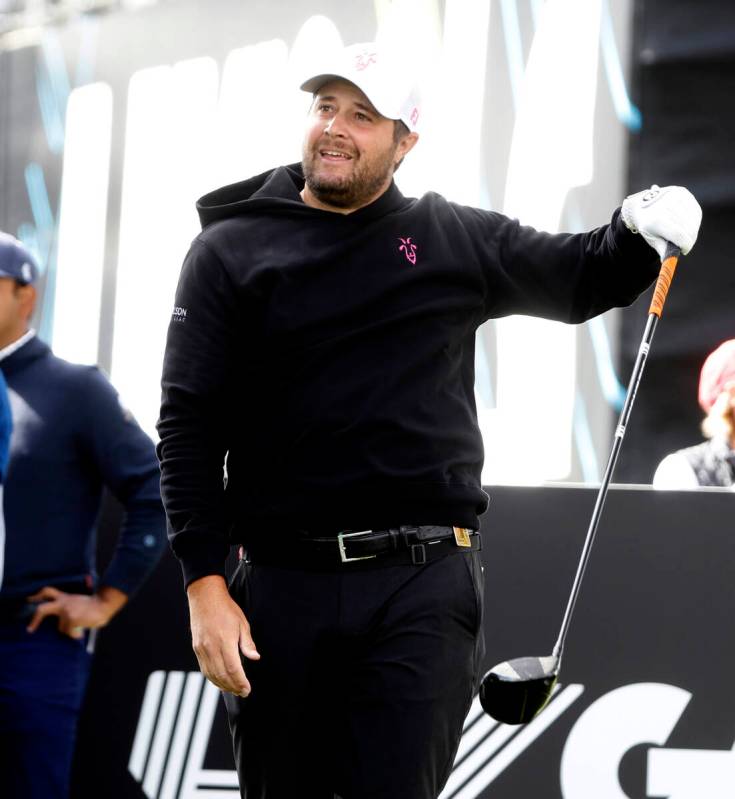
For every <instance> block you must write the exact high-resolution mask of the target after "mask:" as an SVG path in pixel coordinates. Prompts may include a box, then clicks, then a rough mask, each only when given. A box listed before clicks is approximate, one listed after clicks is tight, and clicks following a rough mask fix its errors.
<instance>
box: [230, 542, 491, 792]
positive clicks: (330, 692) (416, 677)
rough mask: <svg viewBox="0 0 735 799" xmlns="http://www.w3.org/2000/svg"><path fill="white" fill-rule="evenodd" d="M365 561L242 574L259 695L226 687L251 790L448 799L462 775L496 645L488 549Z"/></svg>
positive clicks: (255, 568)
mask: <svg viewBox="0 0 735 799" xmlns="http://www.w3.org/2000/svg"><path fill="white" fill-rule="evenodd" d="M376 562H377V561H376ZM364 563H365V562H363V563H361V564H346V566H345V568H344V570H341V571H331V572H316V571H304V570H298V569H292V568H280V567H274V566H272V565H263V564H258V563H248V562H245V561H241V562H240V565H239V567H238V569H237V571H236V573H235V574H234V575H233V578H232V581H231V585H230V591H231V594H232V596H233V597H234V599H235V600H236V601H237V602H238V603H239V604H240V606H241V607H242V608H243V610H244V612H245V615H246V616H247V618H248V620H249V622H250V624H251V628H252V635H253V640H254V641H255V644H256V646H257V647H258V651H259V652H260V654H261V660H260V661H258V662H252V661H247V660H246V661H245V662H244V665H245V671H246V673H247V675H248V678H249V680H250V682H251V685H252V693H251V695H250V696H249V697H248V698H247V699H241V698H239V697H236V696H233V695H232V694H227V695H225V703H226V706H227V711H228V716H229V720H230V728H231V731H232V737H233V747H234V754H235V761H236V765H237V772H238V776H239V780H240V790H241V794H242V796H243V797H247V799H334V797H339V798H340V799H399V798H400V799H435V798H436V797H437V796H438V794H439V793H440V792H441V789H442V787H443V785H444V784H445V782H446V780H447V778H448V777H449V774H450V772H451V768H452V764H453V761H454V757H455V754H456V751H457V747H458V745H459V739H460V736H461V732H462V724H463V721H464V718H465V716H466V714H467V712H468V710H469V707H470V703H471V701H472V696H473V693H474V688H475V684H476V682H477V678H478V671H479V668H480V661H481V658H482V654H483V639H482V591H483V575H482V566H481V560H480V555H479V553H476V552H469V553H467V552H463V551H462V550H458V551H457V552H456V554H455V553H452V554H449V555H447V556H446V557H444V558H441V559H439V560H436V561H432V562H430V563H428V564H425V565H422V566H414V565H411V564H406V565H398V566H384V567H381V566H377V567H373V566H372V565H371V566H370V567H369V568H365V567H364ZM367 563H370V564H372V562H371V561H368V562H367ZM354 566H357V568H353V567H354Z"/></svg>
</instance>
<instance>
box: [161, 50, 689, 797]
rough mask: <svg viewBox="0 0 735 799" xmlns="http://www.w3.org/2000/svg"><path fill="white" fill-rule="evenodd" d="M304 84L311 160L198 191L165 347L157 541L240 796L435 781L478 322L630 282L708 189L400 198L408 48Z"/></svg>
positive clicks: (472, 571) (466, 534) (471, 563)
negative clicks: (472, 200)
mask: <svg viewBox="0 0 735 799" xmlns="http://www.w3.org/2000/svg"><path fill="white" fill-rule="evenodd" d="M302 88H303V89H304V90H306V91H307V92H310V93H312V94H313V102H312V104H311V107H310V110H309V112H308V116H307V119H306V130H305V135H304V142H303V154H302V161H301V163H300V164H294V165H291V166H282V167H279V168H277V169H274V170H272V171H270V172H267V173H265V174H263V175H259V176H257V177H254V178H251V179H250V180H246V181H244V182H242V183H237V184H234V185H231V186H227V187H225V188H222V189H219V190H217V191H214V192H212V193H211V194H208V195H206V196H205V197H203V198H202V199H201V200H200V201H199V203H198V210H199V215H200V218H201V222H202V228H203V230H202V233H201V234H200V235H199V236H198V237H197V238H196V239H195V240H194V242H193V244H192V246H191V249H190V251H189V253H188V255H187V257H186V260H185V262H184V266H183V269H182V273H181V277H180V281H179V285H178V289H177V293H176V299H175V308H174V314H173V317H172V321H171V325H170V328H169V334H168V343H167V348H166V354H165V358H164V367H163V381H162V383H163V400H162V408H161V417H160V421H159V432H160V436H161V441H160V445H159V457H160V460H161V470H162V493H163V497H164V502H165V506H166V511H167V513H168V518H169V523H170V538H171V544H172V547H173V550H174V552H175V553H176V555H177V556H178V558H179V559H180V561H181V564H182V567H183V572H184V579H185V583H186V587H187V593H188V599H189V607H190V613H191V629H192V639H193V646H194V650H195V652H196V655H197V658H198V660H199V664H200V666H201V669H202V672H203V673H204V674H205V675H206V677H207V678H208V679H209V680H211V681H212V682H213V683H214V684H215V685H217V686H219V687H220V688H221V689H222V690H223V691H224V692H225V702H226V705H227V710H228V714H229V719H230V726H231V730H232V736H233V742H234V754H235V760H236V764H237V771H238V775H239V780H240V787H241V792H242V795H243V796H246V797H248V799H256V798H257V799H261V798H264V799H265V798H267V799H295V797H299V799H308V798H311V797H313V798H314V799H332V797H334V796H335V795H336V796H339V797H342V799H368V798H370V799H377V798H378V797H380V799H399V798H400V799H409V798H410V799H431V798H433V797H436V796H437V795H438V794H439V792H440V791H441V788H442V786H443V785H444V783H445V781H446V779H447V777H448V775H449V773H450V771H451V768H452V762H453V759H454V756H455V753H456V750H457V746H458V743H459V738H460V735H461V731H462V723H463V720H464V718H465V715H466V713H467V710H468V708H469V706H470V703H471V700H472V696H473V688H474V686H475V684H476V680H477V677H478V670H479V667H480V660H481V656H482V649H483V644H482V604H483V598H482V568H481V561H480V557H479V554H478V550H479V548H480V536H479V534H478V533H477V530H478V527H479V516H480V514H482V512H483V511H484V510H485V508H486V505H487V497H486V495H485V494H484V493H483V491H482V488H481V483H480V473H481V467H482V461H483V447H482V438H481V435H480V431H479V429H478V425H477V414H476V410H475V402H474V394H473V383H474V374H473V361H474V341H475V331H476V330H477V328H478V327H479V326H480V325H481V324H482V323H483V322H484V321H485V320H487V319H490V318H495V317H501V316H506V315H508V314H530V315H534V316H543V317H546V318H549V319H556V320H562V321H565V322H581V321H583V320H585V319H588V318H590V317H591V316H594V315H595V314H599V313H601V312H603V311H605V310H607V309H608V308H611V307H613V306H621V305H627V304H629V303H631V302H632V301H633V300H634V299H635V298H636V297H637V296H638V294H639V293H640V292H642V291H643V290H644V289H645V288H646V287H647V286H648V285H649V284H650V283H651V282H652V280H653V279H654V278H655V276H656V275H657V273H658V270H659V266H660V254H661V253H662V252H663V247H664V246H665V241H664V239H670V240H671V241H672V242H673V243H674V244H677V245H678V246H680V247H681V248H682V250H683V251H684V252H687V251H688V250H689V249H690V248H691V246H692V245H693V243H694V240H695V238H696V235H697V230H698V226H699V220H700V211H699V207H698V205H697V203H696V201H695V200H694V198H693V197H692V196H691V195H690V194H689V192H687V191H686V189H683V188H677V187H669V188H664V189H658V188H654V189H651V190H649V191H647V192H642V193H640V194H639V195H634V196H633V197H631V198H629V199H628V200H626V203H625V214H624V215H623V214H622V213H621V210H620V209H618V210H616V211H615V212H614V214H613V217H612V220H611V222H610V224H609V225H606V226H604V227H601V228H598V229H597V230H593V231H590V232H588V233H583V234H578V235H568V234H560V235H551V234H548V233H542V232H538V231H536V230H533V229H531V228H528V227H523V226H521V225H519V223H518V222H517V221H516V220H513V219H508V218H506V217H504V216H502V215H501V214H498V213H494V212H490V211H484V210H481V209H478V208H470V207H465V206H461V205H456V204H454V203H450V202H447V200H445V199H444V198H443V197H441V196H439V195H437V194H433V193H430V194H427V195H425V196H424V197H422V198H421V199H411V198H407V197H404V196H403V195H402V194H401V192H400V191H399V190H398V188H397V187H396V185H395V183H394V182H393V173H394V172H395V170H396V169H397V167H398V165H399V164H400V162H401V160H402V159H403V158H405V157H406V156H410V152H411V150H412V149H413V147H414V146H415V145H416V143H417V141H418V138H419V133H418V131H419V129H420V126H421V122H422V115H421V106H420V104H419V101H418V97H417V95H416V93H415V91H414V89H413V87H412V86H411V85H410V82H408V81H407V79H406V76H405V74H404V73H403V72H402V71H401V69H400V68H399V67H396V66H395V65H394V64H393V63H392V62H391V61H390V60H388V59H387V58H386V57H385V56H384V54H382V53H381V52H379V51H378V49H377V48H376V47H374V46H373V45H354V46H352V47H348V48H346V50H345V51H343V52H342V53H341V55H340V56H339V57H338V58H337V59H336V61H335V63H334V64H333V65H332V66H330V67H329V68H328V69H326V70H325V71H324V72H323V74H319V75H315V76H312V77H310V79H308V80H306V81H305V82H304V83H303V85H302ZM253 113H254V114H258V115H260V116H261V118H262V119H263V120H264V121H266V120H267V111H266V112H264V110H263V109H262V108H257V109H253ZM447 113H451V114H452V115H453V116H454V118H455V119H456V122H457V127H456V148H454V149H453V150H452V151H451V152H448V153H447V154H446V157H447V158H451V159H453V160H454V161H455V162H456V168H457V169H462V168H463V166H462V146H463V137H462V114H461V109H456V108H452V109H447ZM263 135H264V136H267V135H268V131H267V125H266V126H265V127H264V129H263ZM540 135H543V134H542V133H540ZM638 232H640V233H641V234H643V235H638ZM649 244H652V245H654V246H655V247H656V249H653V248H652V247H651V246H649ZM656 250H658V251H659V253H658V254H657V252H656ZM487 530H488V532H487V533H486V540H485V547H486V549H489V550H490V551H489V554H488V555H487V557H492V519H490V520H489V521H488V524H487ZM233 545H237V546H239V547H240V551H241V553H242V555H241V560H240V563H239V566H238V568H237V570H236V572H235V573H234V575H233V576H232V578H231V580H230V585H229V590H228V586H227V585H226V582H225V576H224V575H225V571H224V562H225V558H226V557H227V554H228V551H229V550H230V547H231V546H233Z"/></svg>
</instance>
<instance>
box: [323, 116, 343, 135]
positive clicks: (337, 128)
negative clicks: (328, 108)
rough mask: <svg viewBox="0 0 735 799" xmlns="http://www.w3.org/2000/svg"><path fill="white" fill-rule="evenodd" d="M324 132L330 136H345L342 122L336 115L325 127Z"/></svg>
mask: <svg viewBox="0 0 735 799" xmlns="http://www.w3.org/2000/svg"><path fill="white" fill-rule="evenodd" d="M324 132H325V133H326V134H327V135H329V136H344V129H343V125H342V120H341V119H340V117H339V114H335V115H334V116H333V117H332V118H331V119H330V120H329V122H327V124H326V125H325V126H324Z"/></svg>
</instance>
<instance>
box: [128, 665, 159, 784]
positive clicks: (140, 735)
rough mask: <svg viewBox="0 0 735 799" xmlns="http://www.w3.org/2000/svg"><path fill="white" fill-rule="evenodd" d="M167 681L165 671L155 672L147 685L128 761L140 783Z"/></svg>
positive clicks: (130, 768) (131, 770)
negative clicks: (164, 684)
mask: <svg viewBox="0 0 735 799" xmlns="http://www.w3.org/2000/svg"><path fill="white" fill-rule="evenodd" d="M165 679H166V672H165V671H154V672H153V674H151V675H150V677H149V678H148V684H147V685H146V689H145V696H144V697H143V707H142V708H141V711H140V718H139V720H138V729H137V730H136V732H135V741H134V742H133V748H132V750H131V752H130V760H129V761H128V770H129V771H130V773H131V774H132V775H133V776H134V777H135V779H136V780H138V782H141V781H142V779H143V769H144V768H145V760H146V757H147V755H148V752H149V750H150V745H151V737H152V736H153V722H154V721H155V720H156V713H157V712H158V703H159V702H160V701H161V692H162V691H163V682H164V680H165Z"/></svg>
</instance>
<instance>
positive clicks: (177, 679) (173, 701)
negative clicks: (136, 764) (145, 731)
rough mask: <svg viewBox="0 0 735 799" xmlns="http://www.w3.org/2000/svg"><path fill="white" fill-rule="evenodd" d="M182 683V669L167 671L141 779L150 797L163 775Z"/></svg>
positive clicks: (156, 791) (144, 789)
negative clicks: (147, 758) (142, 778)
mask: <svg viewBox="0 0 735 799" xmlns="http://www.w3.org/2000/svg"><path fill="white" fill-rule="evenodd" d="M183 685H184V672H183V671H171V672H169V675H168V679H167V680H166V688H165V690H164V692H163V701H162V702H161V712H160V714H159V716H158V724H156V732H155V735H154V736H153V745H152V746H151V755H150V758H149V760H148V766H147V767H146V770H145V779H144V780H143V792H144V793H145V794H146V796H151V797H152V796H156V795H157V794H158V788H159V785H160V784H161V777H162V776H163V767H164V765H165V761H164V759H165V757H166V752H167V751H168V745H169V743H170V742H171V732H172V730H173V726H174V721H175V720H176V711H177V710H178V707H179V703H180V701H181V689H182V687H183Z"/></svg>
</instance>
